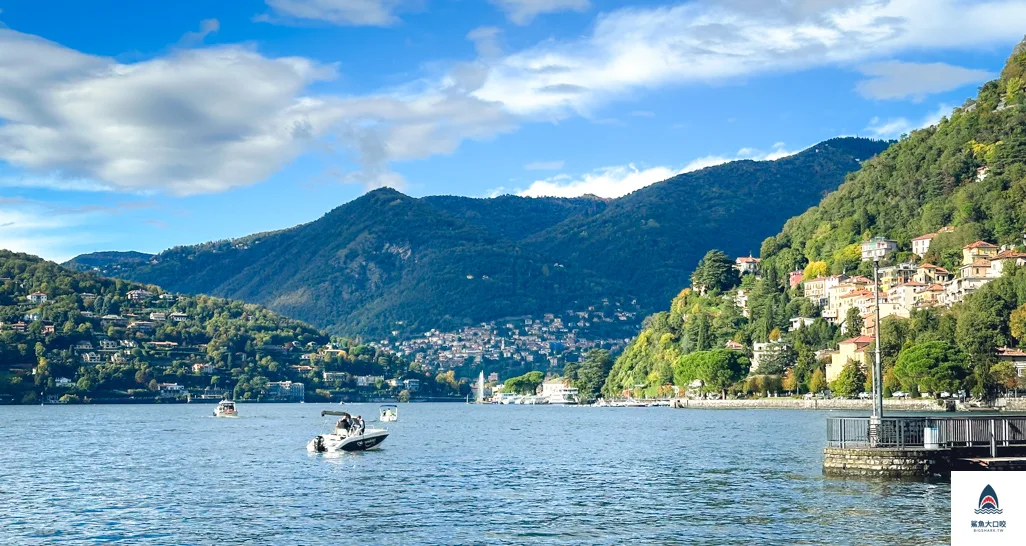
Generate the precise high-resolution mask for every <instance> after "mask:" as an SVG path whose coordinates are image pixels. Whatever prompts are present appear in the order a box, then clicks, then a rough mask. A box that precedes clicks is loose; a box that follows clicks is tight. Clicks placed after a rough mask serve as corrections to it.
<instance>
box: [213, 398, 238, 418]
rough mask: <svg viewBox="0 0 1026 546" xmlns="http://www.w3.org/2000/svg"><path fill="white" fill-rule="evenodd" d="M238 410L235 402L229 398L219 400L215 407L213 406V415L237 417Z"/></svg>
mask: <svg viewBox="0 0 1026 546" xmlns="http://www.w3.org/2000/svg"><path fill="white" fill-rule="evenodd" d="M238 416H239V410H238V409H236V408H235V402H232V401H231V400H221V401H220V402H218V403H217V407H216V408H214V417H238Z"/></svg>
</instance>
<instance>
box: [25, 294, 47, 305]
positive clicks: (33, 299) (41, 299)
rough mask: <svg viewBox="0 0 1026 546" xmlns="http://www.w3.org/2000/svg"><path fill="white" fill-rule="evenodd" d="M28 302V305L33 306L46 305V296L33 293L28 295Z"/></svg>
mask: <svg viewBox="0 0 1026 546" xmlns="http://www.w3.org/2000/svg"><path fill="white" fill-rule="evenodd" d="M28 300H29V302H30V303H35V304H39V303H46V294H44V293H42V292H33V293H31V294H29V295H28Z"/></svg>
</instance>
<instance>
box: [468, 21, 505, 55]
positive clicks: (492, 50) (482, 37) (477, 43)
mask: <svg viewBox="0 0 1026 546" xmlns="http://www.w3.org/2000/svg"><path fill="white" fill-rule="evenodd" d="M501 34H502V31H501V30H499V29H498V28H496V27H477V28H475V29H474V30H471V31H470V32H468V33H467V39H468V40H470V41H471V42H473V43H474V48H475V49H476V50H477V54H478V55H480V56H481V57H485V58H494V57H498V56H499V55H502V46H501V45H500V44H499V36H500V35H501Z"/></svg>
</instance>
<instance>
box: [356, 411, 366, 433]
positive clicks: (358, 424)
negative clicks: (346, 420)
mask: <svg viewBox="0 0 1026 546" xmlns="http://www.w3.org/2000/svg"><path fill="white" fill-rule="evenodd" d="M354 428H355V429H356V431H357V433H358V434H360V435H361V436H362V435H363V431H364V430H367V425H366V424H365V423H364V422H363V416H362V415H357V416H356V423H354Z"/></svg>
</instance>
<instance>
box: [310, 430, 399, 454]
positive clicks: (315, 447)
mask: <svg viewBox="0 0 1026 546" xmlns="http://www.w3.org/2000/svg"><path fill="white" fill-rule="evenodd" d="M385 438H388V432H387V431H384V430H368V431H366V432H365V433H363V434H361V435H357V436H348V437H342V436H338V435H336V434H321V435H320V436H317V437H315V438H314V439H313V440H310V442H309V443H308V444H307V445H306V450H307V451H309V452H311V453H340V452H343V451H350V452H352V451H367V450H368V449H374V448H376V447H378V446H380V445H381V443H382V442H384V441H385Z"/></svg>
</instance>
